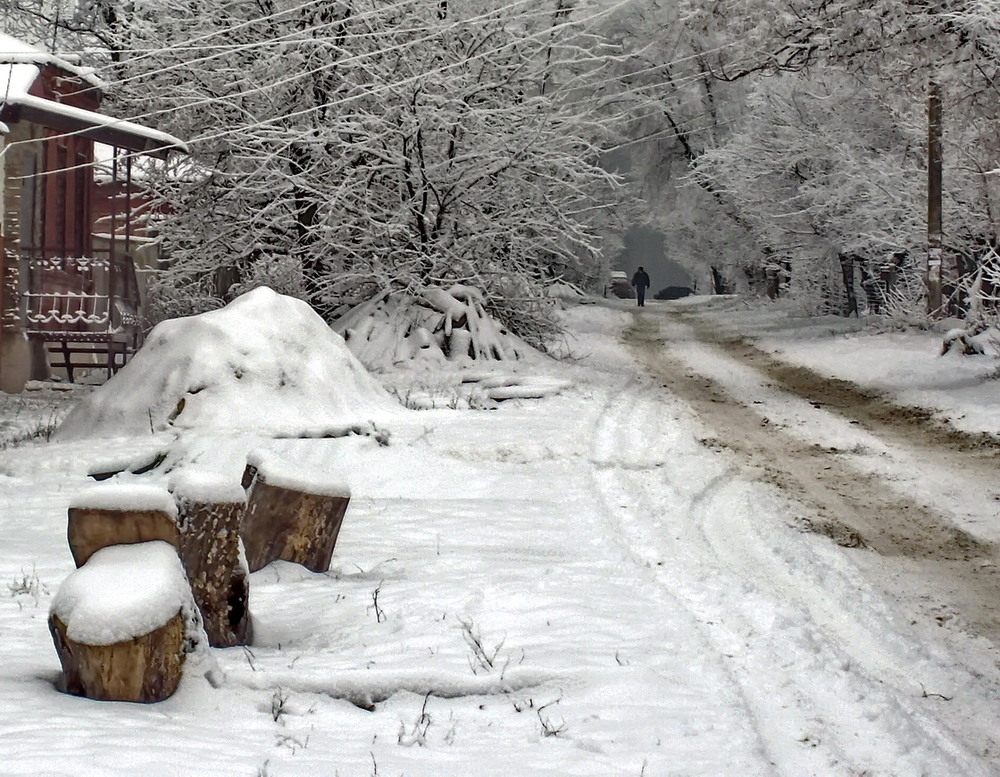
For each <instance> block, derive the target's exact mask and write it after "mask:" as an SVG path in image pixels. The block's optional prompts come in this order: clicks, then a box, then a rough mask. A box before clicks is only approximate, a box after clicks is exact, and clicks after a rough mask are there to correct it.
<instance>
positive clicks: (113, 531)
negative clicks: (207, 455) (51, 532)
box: [67, 483, 180, 567]
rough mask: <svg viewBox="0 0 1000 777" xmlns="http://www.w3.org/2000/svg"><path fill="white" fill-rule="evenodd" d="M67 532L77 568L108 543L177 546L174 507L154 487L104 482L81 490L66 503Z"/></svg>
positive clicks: (108, 544)
mask: <svg viewBox="0 0 1000 777" xmlns="http://www.w3.org/2000/svg"><path fill="white" fill-rule="evenodd" d="M67 534H68V538H69V549H70V552H71V553H72V554H73V561H74V562H75V563H76V565H77V567H81V566H83V565H84V564H86V563H87V560H88V559H89V558H90V557H91V556H92V555H93V554H94V553H95V552H96V551H98V550H100V549H101V548H106V547H108V546H111V545H131V544H134V543H138V542H150V541H153V540H162V541H164V542H167V543H169V544H171V545H173V546H174V547H175V548H178V549H179V548H180V533H179V531H178V528H177V507H176V506H175V505H174V500H173V497H171V495H170V493H169V492H168V491H167V490H166V489H164V488H159V487H157V486H147V485H134V484H129V485H123V484H118V483H106V484H101V485H97V486H93V487H92V488H89V489H86V490H85V491H82V492H81V493H79V494H77V495H76V496H75V497H74V498H73V501H72V502H71V503H70V507H69V525H68V528H67Z"/></svg>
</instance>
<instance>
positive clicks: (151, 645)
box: [49, 542, 198, 702]
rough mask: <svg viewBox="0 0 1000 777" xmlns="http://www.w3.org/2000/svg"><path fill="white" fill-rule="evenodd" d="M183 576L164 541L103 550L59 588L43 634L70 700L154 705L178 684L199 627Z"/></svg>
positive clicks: (177, 560)
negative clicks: (57, 662)
mask: <svg viewBox="0 0 1000 777" xmlns="http://www.w3.org/2000/svg"><path fill="white" fill-rule="evenodd" d="M197 623H198V619H197V611H196V610H195V608H194V605H193V602H192V601H191V592H190V589H189V588H188V585H187V579H186V577H185V575H184V569H183V568H182V566H181V563H180V559H178V557H177V553H176V551H175V549H174V548H172V547H171V546H169V545H167V544H165V543H162V542H148V543H142V544H138V545H128V546H117V547H109V548H103V549H101V550H99V551H97V552H96V553H94V554H93V556H92V557H91V558H90V559H89V561H88V562H87V563H86V564H84V565H83V566H82V567H80V568H79V569H77V570H76V571H75V572H73V573H72V574H71V575H70V576H69V577H68V578H67V579H66V581H65V582H64V583H63V584H62V586H61V587H60V588H59V592H58V593H57V594H56V597H55V599H54V600H53V602H52V609H51V611H50V613H49V630H50V632H51V633H52V639H53V641H54V642H55V646H56V651H57V652H58V654H59V660H60V663H61V664H62V670H63V678H62V679H63V686H64V689H65V690H66V691H67V692H68V693H72V694H76V695H79V696H86V697H87V698H90V699H98V700H103V701H132V702H155V701H162V700H163V699H166V698H167V697H169V696H171V695H172V694H173V693H174V691H175V690H176V689H177V685H178V684H179V683H180V680H181V673H182V667H183V664H184V658H185V649H186V646H187V644H188V643H189V642H190V640H191V637H192V635H191V632H192V630H193V628H194V627H195V626H196V625H197Z"/></svg>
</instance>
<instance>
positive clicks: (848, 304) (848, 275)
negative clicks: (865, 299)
mask: <svg viewBox="0 0 1000 777" xmlns="http://www.w3.org/2000/svg"><path fill="white" fill-rule="evenodd" d="M854 259H855V257H854V256H853V255H847V254H840V272H841V275H842V276H843V279H844V295H845V299H844V307H843V310H842V311H841V312H842V314H843V315H844V316H845V317H849V316H852V315H853V316H855V317H856V316H857V315H858V295H857V294H856V293H855V290H854Z"/></svg>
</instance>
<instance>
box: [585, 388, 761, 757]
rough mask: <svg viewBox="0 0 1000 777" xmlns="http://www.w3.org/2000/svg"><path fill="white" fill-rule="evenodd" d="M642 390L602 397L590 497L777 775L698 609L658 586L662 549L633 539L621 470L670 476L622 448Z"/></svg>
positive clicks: (593, 445) (758, 729)
mask: <svg viewBox="0 0 1000 777" xmlns="http://www.w3.org/2000/svg"><path fill="white" fill-rule="evenodd" d="M639 391H641V389H640V387H639V383H638V381H637V380H635V379H634V378H633V379H632V380H630V381H629V382H628V383H627V384H626V385H625V386H624V387H622V389H621V390H614V391H612V392H610V393H609V395H608V397H607V398H606V399H605V401H604V404H603V407H602V408H601V410H600V412H599V413H598V416H597V417H598V422H597V424H596V425H595V430H594V435H593V439H592V442H591V482H592V484H593V488H594V496H595V498H596V499H597V500H598V502H599V505H600V508H601V510H600V514H602V515H603V516H604V517H605V526H604V531H605V532H607V533H609V534H610V539H611V541H612V543H613V544H614V545H616V546H617V547H618V548H619V549H620V550H621V552H622V555H623V560H624V561H625V562H627V563H630V564H631V565H632V566H633V568H634V569H635V571H636V572H637V573H639V574H640V575H641V576H642V577H643V578H645V579H646V580H647V582H648V584H649V586H650V588H651V595H652V596H653V597H654V598H655V599H656V600H657V601H658V602H659V608H658V611H659V612H671V613H683V621H684V623H683V626H682V628H683V629H686V632H685V633H684V634H683V636H682V639H683V640H684V641H686V642H697V643H699V644H700V646H703V649H704V651H705V653H706V654H710V655H711V656H712V664H713V665H714V666H715V667H716V669H717V670H718V672H719V673H720V675H721V676H722V677H723V678H725V682H726V683H727V685H728V687H727V688H720V689H719V691H720V693H719V696H720V699H719V701H720V702H721V703H722V704H723V705H729V706H732V707H735V708H738V709H739V710H741V712H742V715H738V716H737V717H743V718H745V719H746V721H747V722H748V725H749V729H750V736H749V739H750V741H751V742H752V744H750V745H749V749H750V750H752V751H753V752H750V753H747V756H748V757H750V758H753V760H755V761H756V762H757V767H758V769H759V773H760V774H768V775H778V774H779V772H778V771H776V770H775V767H774V764H775V754H774V753H772V752H771V751H770V749H769V739H768V737H766V736H764V734H763V732H762V730H761V727H762V724H761V722H760V721H758V720H757V719H756V717H755V710H754V707H753V705H751V704H750V703H749V701H748V700H747V698H746V695H745V693H744V690H745V689H744V687H743V685H742V684H741V683H739V682H738V681H737V680H736V678H735V677H734V676H733V674H732V672H731V671H730V668H729V667H728V666H727V664H726V662H725V661H724V660H723V657H722V655H721V654H720V653H719V651H718V650H717V649H716V646H715V645H714V644H713V640H712V639H711V638H710V636H709V635H708V634H707V633H706V628H705V626H704V625H703V623H702V622H701V620H700V619H699V617H698V614H697V613H696V612H695V611H694V610H692V608H690V607H689V606H688V603H687V602H686V601H685V600H684V598H683V597H680V596H678V595H676V594H675V593H674V592H673V591H671V590H670V588H669V587H668V586H664V585H662V583H661V582H660V580H659V575H658V572H657V565H658V564H659V563H661V561H662V557H661V554H659V553H657V552H655V549H654V548H652V547H651V546H650V545H648V544H646V543H640V542H638V541H637V539H636V534H637V531H638V527H636V526H635V525H634V519H635V518H636V516H635V514H634V511H633V510H632V508H631V507H630V506H629V502H630V500H631V499H632V498H633V495H632V494H628V493H625V492H624V490H623V489H621V488H620V487H619V486H618V482H617V481H618V479H619V477H620V475H621V473H631V474H632V475H633V476H634V475H636V474H638V473H651V472H656V474H657V475H659V476H661V477H668V476H667V475H666V474H663V473H661V472H659V471H658V470H661V465H662V460H659V461H658V460H657V457H656V456H655V455H654V456H648V457H647V461H646V462H637V461H628V460H627V459H626V458H625V457H626V456H627V452H626V451H623V446H622V442H621V439H620V435H621V433H622V427H623V425H625V424H627V422H628V420H629V417H630V416H631V415H632V412H633V411H634V408H635V407H636V405H637V393H638V392H639Z"/></svg>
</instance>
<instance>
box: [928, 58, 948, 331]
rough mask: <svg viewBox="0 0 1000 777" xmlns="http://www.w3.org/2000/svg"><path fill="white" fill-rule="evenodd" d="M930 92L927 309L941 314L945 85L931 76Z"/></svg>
mask: <svg viewBox="0 0 1000 777" xmlns="http://www.w3.org/2000/svg"><path fill="white" fill-rule="evenodd" d="M929 86H930V88H929V90H928V95H927V312H928V313H929V314H930V315H931V316H933V317H935V318H937V317H939V316H940V315H941V258H942V253H943V252H942V243H943V242H944V241H943V237H942V226H941V124H942V122H941V84H939V83H938V81H937V79H936V78H935V77H934V76H931V81H930V85H929Z"/></svg>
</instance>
